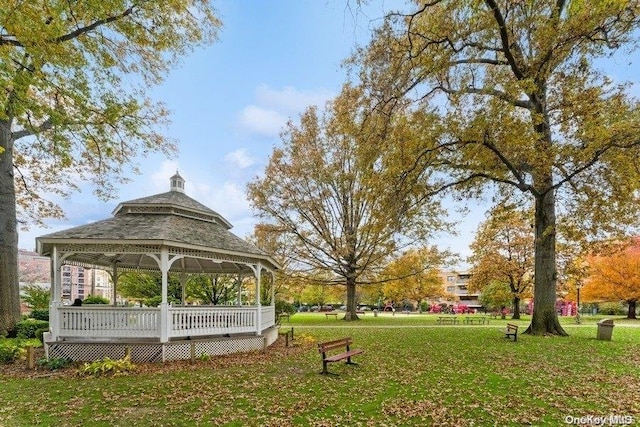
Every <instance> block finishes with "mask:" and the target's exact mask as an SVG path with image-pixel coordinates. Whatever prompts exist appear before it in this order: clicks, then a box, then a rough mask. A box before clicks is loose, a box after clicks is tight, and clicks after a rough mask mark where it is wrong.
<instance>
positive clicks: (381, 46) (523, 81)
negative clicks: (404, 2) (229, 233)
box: [356, 0, 640, 335]
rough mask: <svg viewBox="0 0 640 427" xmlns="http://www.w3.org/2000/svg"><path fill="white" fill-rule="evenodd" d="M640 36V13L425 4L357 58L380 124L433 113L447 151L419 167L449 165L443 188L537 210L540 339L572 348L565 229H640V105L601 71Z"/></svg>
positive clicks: (635, 7) (429, 148) (437, 136)
mask: <svg viewBox="0 0 640 427" xmlns="http://www.w3.org/2000/svg"><path fill="white" fill-rule="evenodd" d="M639 22H640V2H639V1H638V0H627V1H625V0H614V1H607V2H592V1H584V0H573V1H567V0H539V1H496V0H484V1H476V0H435V1H431V2H427V3H424V2H419V3H417V6H415V7H413V8H412V10H411V12H409V13H407V14H399V13H396V14H391V15H389V16H388V17H387V18H386V19H385V20H384V23H383V24H382V25H381V26H380V28H379V29H378V31H377V33H376V36H375V38H374V40H373V41H372V43H371V44H370V46H369V47H368V48H367V49H363V50H362V54H361V55H359V56H358V57H357V58H356V65H357V70H358V71H359V73H360V77H361V81H362V84H363V86H364V87H365V88H366V89H367V90H368V91H369V92H370V93H372V94H374V95H376V96H377V97H378V99H379V100H380V102H379V103H378V104H376V107H377V108H378V109H379V110H381V111H384V112H386V113H387V114H388V116H389V117H391V118H393V117H395V114H394V109H396V108H398V107H401V108H402V110H401V111H400V113H399V114H400V115H401V116H403V117H406V113H405V111H406V104H407V103H411V104H412V105H413V107H414V111H422V112H423V113H424V117H423V118H424V119H426V120H427V122H425V123H423V126H424V129H425V132H427V133H428V134H429V135H430V136H431V137H433V141H431V142H430V143H429V144H427V145H426V146H425V147H424V148H423V150H422V151H421V154H420V155H419V156H418V157H416V158H418V159H420V158H421V157H420V156H422V155H424V156H436V157H437V158H438V159H439V161H434V162H431V163H429V167H431V168H433V167H438V168H439V170H440V171H441V172H442V174H441V175H436V177H438V178H443V183H442V188H450V189H456V190H459V191H460V192H459V193H458V196H459V197H465V198H466V197H474V196H478V195H480V194H482V193H484V192H485V190H495V189H496V188H497V191H504V192H508V191H514V190H515V191H519V192H521V193H522V194H523V195H525V196H526V197H528V198H529V201H530V203H531V204H532V205H533V207H534V221H533V225H534V232H535V246H534V247H535V261H534V270H535V276H534V277H535V286H534V299H535V308H534V312H533V317H532V321H531V324H530V326H529V328H528V330H527V332H529V333H532V334H536V335H544V334H558V335H566V332H565V331H564V329H563V328H562V326H561V325H560V323H559V320H558V316H557V313H556V310H555V301H556V280H557V276H558V272H557V267H556V238H557V233H558V231H559V230H558V220H560V221H562V220H567V221H573V222H575V223H577V224H580V225H581V230H582V237H583V238H585V239H586V238H593V237H594V236H597V237H602V236H605V235H608V236H613V235H620V234H621V233H622V232H624V231H626V230H625V228H626V227H627V226H635V227H637V225H638V224H637V219H638V207H639V206H640V168H639V167H638V159H639V158H640V139H638V137H637V134H638V132H637V130H638V129H639V128H640V108H639V107H640V105H639V103H638V101H637V99H634V98H633V97H632V96H630V95H629V94H628V89H629V84H628V83H627V84H625V83H617V82H612V81H611V79H610V78H609V77H608V75H607V74H606V73H604V72H603V71H602V70H600V69H599V68H598V65H599V64H602V62H601V60H602V59H603V58H605V59H606V58H607V55H610V54H613V53H617V52H621V51H626V50H632V49H635V48H636V46H637V29H638V26H639ZM415 117H419V116H417V115H416V116H414V118H415ZM403 142H404V141H398V142H397V143H398V144H400V145H401V144H403ZM412 148H413V146H412ZM559 201H561V202H562V203H561V204H560V203H559Z"/></svg>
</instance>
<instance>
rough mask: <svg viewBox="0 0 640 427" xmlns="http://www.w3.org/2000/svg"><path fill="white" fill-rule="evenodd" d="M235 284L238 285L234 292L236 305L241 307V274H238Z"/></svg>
mask: <svg viewBox="0 0 640 427" xmlns="http://www.w3.org/2000/svg"><path fill="white" fill-rule="evenodd" d="M236 283H237V284H238V291H237V292H236V295H237V297H236V305H238V306H240V305H242V274H240V273H238V277H237V279H236Z"/></svg>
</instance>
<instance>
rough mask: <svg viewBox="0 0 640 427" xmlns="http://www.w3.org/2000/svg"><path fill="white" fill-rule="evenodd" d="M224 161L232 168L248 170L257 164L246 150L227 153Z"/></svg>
mask: <svg viewBox="0 0 640 427" xmlns="http://www.w3.org/2000/svg"><path fill="white" fill-rule="evenodd" d="M224 159H225V161H226V162H228V163H229V164H230V165H231V166H233V167H237V168H240V169H246V168H248V167H251V166H253V165H254V164H255V163H256V160H255V159H254V158H253V157H251V156H249V154H248V153H247V150H245V149H244V148H241V149H239V150H235V151H232V152H230V153H227V155H226V156H224Z"/></svg>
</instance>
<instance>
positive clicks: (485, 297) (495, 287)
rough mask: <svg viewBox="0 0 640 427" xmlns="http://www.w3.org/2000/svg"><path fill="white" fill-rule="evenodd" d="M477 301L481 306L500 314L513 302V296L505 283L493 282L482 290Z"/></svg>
mask: <svg viewBox="0 0 640 427" xmlns="http://www.w3.org/2000/svg"><path fill="white" fill-rule="evenodd" d="M479 300H480V303H481V304H482V305H483V306H485V307H487V308H489V309H491V310H500V311H501V312H502V310H503V309H504V308H506V307H507V306H509V304H511V302H512V301H513V294H512V293H511V289H510V288H509V285H508V284H507V283H504V282H498V281H495V282H491V283H489V284H488V285H487V286H485V287H484V288H483V289H482V293H481V294H480V297H479ZM503 318H504V313H503Z"/></svg>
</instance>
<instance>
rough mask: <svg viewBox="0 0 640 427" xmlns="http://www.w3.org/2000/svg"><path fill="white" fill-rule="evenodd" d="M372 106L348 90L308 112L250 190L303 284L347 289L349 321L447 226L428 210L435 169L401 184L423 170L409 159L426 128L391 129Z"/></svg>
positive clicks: (401, 125)
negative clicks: (397, 260) (370, 289)
mask: <svg viewBox="0 0 640 427" xmlns="http://www.w3.org/2000/svg"><path fill="white" fill-rule="evenodd" d="M368 102H369V99H368V98H367V96H366V94H364V93H363V92H362V91H360V90H359V89H358V88H354V87H351V86H349V85H346V86H345V87H344V89H343V91H342V93H341V94H340V95H339V96H338V97H337V98H336V99H335V100H333V101H332V102H330V103H329V104H328V105H327V108H326V110H325V111H324V113H323V114H322V115H321V116H320V115H319V114H318V112H317V109H316V108H315V107H312V108H309V109H308V110H307V111H306V112H305V113H304V114H303V115H302V116H301V118H300V124H299V125H296V124H294V123H293V122H290V123H289V124H288V126H287V129H286V131H285V132H284V133H283V136H282V140H283V141H282V142H283V145H282V147H278V148H276V149H274V151H273V154H272V155H271V158H270V159H269V164H268V165H267V167H266V170H265V173H264V176H262V177H260V178H256V179H255V180H254V181H253V182H252V183H250V184H249V186H248V190H249V197H250V200H251V202H252V204H253V206H254V208H255V209H256V210H257V211H258V213H259V215H260V217H261V218H262V220H263V222H265V223H266V224H269V227H266V228H264V229H265V230H270V231H271V232H273V233H279V234H282V235H283V236H286V239H287V242H288V243H289V245H288V247H289V253H288V256H289V257H290V258H291V262H290V263H289V265H291V268H292V270H294V271H296V272H298V274H299V280H311V281H315V282H318V281H321V280H324V281H325V283H327V284H340V285H346V287H347V315H346V318H347V319H356V318H357V315H356V307H355V300H356V298H355V296H356V294H355V293H356V286H357V285H360V284H365V283H371V282H372V281H374V277H375V273H376V271H379V269H380V268H381V267H382V266H383V265H384V264H385V263H386V262H387V259H388V257H389V256H390V255H391V254H393V253H394V252H395V251H397V250H398V249H399V248H402V247H404V246H406V245H408V244H410V243H413V242H415V241H417V240H419V239H420V240H421V239H425V238H427V237H428V236H429V235H430V234H431V233H432V232H433V231H434V230H438V229H440V228H442V227H444V226H445V224H444V222H443V221H442V220H441V216H440V215H441V213H442V210H441V208H440V205H439V204H438V203H437V202H431V203H428V202H425V201H424V196H423V195H424V193H425V191H426V189H425V184H424V183H425V182H426V181H427V180H423V179H421V178H420V177H421V176H422V175H424V174H428V173H429V170H428V168H419V169H416V170H417V171H418V170H419V172H418V173H417V174H412V173H405V174H400V171H406V170H408V165H407V164H406V162H411V164H414V163H415V162H416V156H415V153H411V150H412V147H413V144H415V143H416V142H417V141H421V138H422V135H424V133H423V132H422V130H423V128H424V127H425V126H423V125H420V126H418V127H414V126H411V125H410V123H411V122H410V121H409V120H407V119H406V118H404V117H398V119H397V120H394V121H392V122H389V123H386V122H383V121H382V120H381V118H380V117H378V116H377V115H368V114H367V113H368V112H369V111H371V108H370V105H368V104H367V103H368ZM408 114H409V113H408ZM416 114H421V113H416ZM413 123H421V121H418V120H415V121H413ZM382 125H383V126H382ZM399 141H405V142H406V144H404V145H403V144H398V143H397V142H399ZM402 152H404V153H405V154H406V155H405V156H402V155H401V154H402ZM429 160H430V159H429V158H428V157H426V156H425V157H423V158H422V159H421V161H420V163H421V165H422V163H426V162H428V161H429ZM319 272H324V274H322V275H320V274H319Z"/></svg>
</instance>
